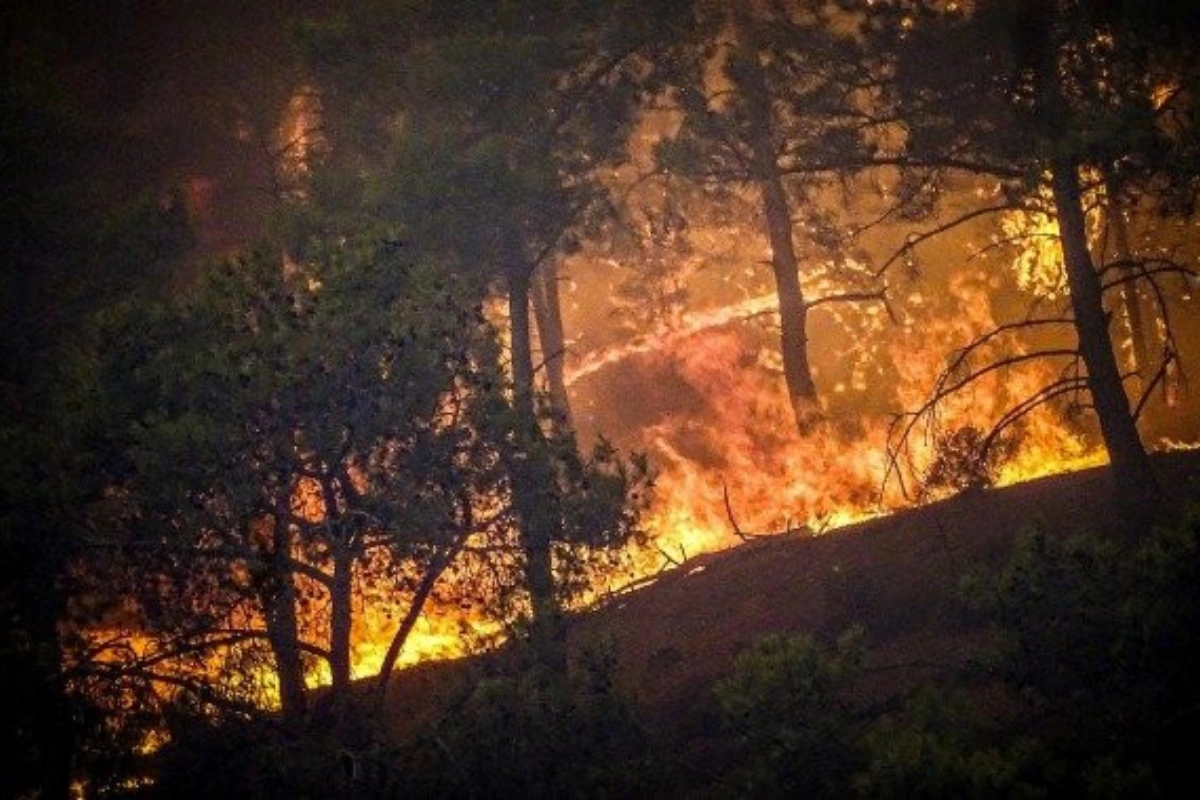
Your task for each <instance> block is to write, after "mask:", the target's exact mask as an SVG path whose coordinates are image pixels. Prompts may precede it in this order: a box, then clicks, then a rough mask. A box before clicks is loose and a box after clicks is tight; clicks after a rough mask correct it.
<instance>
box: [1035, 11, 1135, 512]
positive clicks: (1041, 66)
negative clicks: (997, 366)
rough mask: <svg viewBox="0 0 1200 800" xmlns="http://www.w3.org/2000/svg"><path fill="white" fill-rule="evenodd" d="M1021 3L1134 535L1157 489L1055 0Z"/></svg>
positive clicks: (1102, 406)
mask: <svg viewBox="0 0 1200 800" xmlns="http://www.w3.org/2000/svg"><path fill="white" fill-rule="evenodd" d="M1026 6H1027V9H1026V16H1027V18H1028V19H1030V20H1033V21H1035V23H1036V25H1035V26H1034V27H1032V28H1031V31H1032V33H1033V36H1032V38H1031V39H1030V42H1031V46H1033V47H1035V48H1036V50H1034V53H1035V57H1036V60H1035V62H1034V67H1035V71H1036V74H1035V84H1034V85H1035V91H1036V102H1037V120H1038V125H1039V127H1040V133H1041V136H1042V138H1043V146H1044V147H1046V148H1047V151H1048V153H1049V157H1048V159H1047V160H1048V166H1049V168H1050V188H1051V191H1052V192H1053V197H1054V211H1055V216H1057V218H1058V228H1059V242H1060V244H1061V247H1062V256H1063V265H1064V267H1065V269H1066V272H1067V286H1068V288H1069V289H1070V292H1071V309H1072V312H1073V316H1074V320H1075V332H1076V335H1077V336H1078V337H1079V354H1080V357H1081V358H1082V359H1083V364H1084V367H1085V368H1086V369H1087V384H1088V391H1089V393H1090V394H1091V396H1092V406H1093V407H1094V408H1095V410H1096V416H1097V418H1098V420H1099V422H1100V433H1101V436H1102V437H1103V438H1104V447H1105V449H1106V450H1107V451H1108V459H1109V462H1110V464H1111V469H1112V475H1113V481H1114V483H1115V484H1116V487H1115V488H1116V490H1117V498H1116V499H1117V508H1118V509H1119V510H1120V512H1121V514H1122V516H1123V517H1124V518H1125V519H1124V522H1125V524H1126V528H1127V529H1128V530H1129V531H1130V532H1131V533H1134V534H1136V533H1139V532H1142V531H1145V530H1147V529H1148V527H1149V524H1150V522H1151V521H1152V520H1153V516H1154V509H1155V504H1156V500H1157V496H1158V486H1157V482H1156V481H1155V478H1154V471H1153V467H1152V466H1151V464H1150V458H1149V456H1147V455H1146V448H1145V446H1144V445H1143V444H1142V439H1141V437H1140V436H1139V435H1138V429H1137V422H1136V421H1135V420H1134V418H1133V414H1132V413H1130V409H1129V398H1127V397H1126V396H1125V386H1124V384H1123V382H1122V380H1121V371H1120V368H1119V367H1118V366H1117V358H1116V355H1115V354H1114V353H1113V346H1112V337H1111V335H1110V333H1109V317H1108V314H1107V313H1105V310H1104V296H1103V294H1104V292H1103V287H1102V286H1101V283H1100V276H1099V274H1097V272H1096V265H1095V263H1094V262H1093V261H1092V255H1091V252H1090V251H1089V250H1088V241H1087V227H1086V224H1085V218H1084V211H1083V196H1082V191H1081V189H1080V186H1079V161H1078V157H1077V156H1076V155H1075V154H1074V153H1073V152H1072V150H1071V149H1070V147H1071V131H1070V130H1069V126H1070V124H1071V122H1070V108H1069V106H1068V104H1067V102H1066V100H1065V98H1064V97H1063V93H1062V85H1061V81H1062V77H1061V71H1060V65H1059V59H1060V57H1061V54H1060V47H1059V41H1058V36H1057V35H1056V29H1057V25H1058V20H1059V15H1060V14H1061V13H1062V9H1061V4H1060V3H1059V2H1057V1H1054V0H1052V1H1051V2H1042V0H1027V3H1026Z"/></svg>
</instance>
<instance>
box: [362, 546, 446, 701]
mask: <svg viewBox="0 0 1200 800" xmlns="http://www.w3.org/2000/svg"><path fill="white" fill-rule="evenodd" d="M457 552H458V547H457V546H456V547H455V548H454V549H453V553H448V554H446V555H445V556H441V557H435V558H434V560H433V562H432V563H431V564H430V565H429V567H428V568H427V569H426V570H425V574H424V575H422V576H421V583H420V584H419V585H418V586H417V591H416V592H414V593H413V599H412V602H411V603H409V606H408V611H407V613H405V615H404V619H403V620H401V621H400V627H399V628H397V629H396V633H395V635H394V636H392V641H391V642H390V643H389V644H388V649H387V653H385V654H384V656H383V663H382V664H380V666H379V674H378V676H377V677H376V679H375V680H376V685H375V697H376V705H377V706H382V705H383V704H384V701H386V700H387V690H388V684H389V683H390V682H391V678H392V672H393V671H395V669H396V662H397V661H398V660H399V659H400V654H401V653H402V652H404V644H405V643H406V642H407V641H408V637H409V636H410V635H411V634H412V631H413V628H414V627H416V624H417V620H418V619H420V617H421V612H422V610H424V608H425V602H426V601H427V600H428V599H429V595H430V594H431V593H432V592H433V587H434V586H436V585H437V582H438V578H440V577H441V576H442V573H443V572H445V571H446V567H448V566H449V565H450V562H451V561H452V560H453V559H454V554H456V553H457Z"/></svg>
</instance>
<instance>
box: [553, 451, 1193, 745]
mask: <svg viewBox="0 0 1200 800" xmlns="http://www.w3.org/2000/svg"><path fill="white" fill-rule="evenodd" d="M1156 464H1157V467H1158V469H1159V473H1160V478H1161V482H1162V485H1163V488H1164V494H1165V499H1164V508H1166V509H1176V510H1177V509H1179V508H1180V507H1181V506H1182V505H1183V504H1184V503H1185V502H1186V501H1187V500H1188V498H1189V497H1190V498H1192V499H1194V498H1196V496H1197V492H1196V488H1197V487H1195V486H1192V484H1193V483H1194V481H1193V478H1196V477H1200V453H1197V452H1178V453H1172V454H1167V455H1162V456H1159V457H1157V459H1156ZM1110 495H1111V492H1110V489H1109V475H1108V471H1107V470H1106V469H1103V468H1101V469H1093V470H1088V471H1084V472H1080V473H1075V474H1070V475H1058V476H1054V477H1050V478H1046V479H1042V480H1038V481H1032V482H1030V483H1026V484H1021V485H1018V486H1012V487H1007V488H1003V489H994V490H984V491H971V492H968V493H964V494H962V495H959V496H957V497H955V498H952V499H950V500H947V501H944V502H940V503H936V504H932V505H929V506H926V507H923V508H918V509H912V510H909V511H905V512H902V513H898V514H895V515H892V516H888V517H883V518H879V519H875V520H871V521H868V522H864V523H861V524H859V525H855V526H852V527H849V528H845V529H842V530H839V531H837V532H834V533H830V534H827V535H824V536H821V537H817V538H796V537H777V538H770V539H762V540H755V541H752V542H750V543H748V544H746V545H744V546H741V547H738V548H735V549H732V550H728V551H724V552H721V553H715V554H710V555H706V556H702V557H698V558H695V559H692V560H690V561H688V562H687V563H686V564H685V565H684V566H683V567H681V568H679V569H676V570H674V571H673V572H670V573H668V574H666V575H664V576H663V577H662V578H661V579H659V580H658V581H657V582H655V583H654V584H652V585H650V586H648V587H646V588H644V589H642V590H639V591H636V592H633V593H630V594H629V595H627V596H625V597H622V598H620V599H618V600H615V601H613V602H611V603H610V604H609V605H608V606H606V607H604V608H601V609H599V610H597V611H594V612H592V613H590V614H587V615H584V616H581V617H580V618H578V619H576V620H575V621H574V623H573V626H572V632H571V641H572V645H573V646H574V647H576V648H578V647H581V646H584V645H586V644H588V643H593V644H595V643H602V644H604V645H605V646H608V647H611V648H613V650H614V651H615V654H616V656H617V659H618V663H619V665H620V667H619V669H620V675H621V682H622V684H623V687H624V688H625V689H626V690H627V691H629V692H630V693H632V694H633V696H634V697H635V698H636V699H637V701H638V703H639V705H640V706H641V707H642V708H643V710H644V711H645V712H646V714H647V716H648V718H649V719H650V720H651V721H652V724H655V726H656V727H657V728H658V729H659V731H660V733H661V734H663V735H665V736H666V738H668V739H670V740H675V741H676V742H677V743H679V744H683V743H687V745H688V746H687V747H686V748H680V749H677V750H676V752H681V753H684V757H685V758H695V759H697V760H702V759H703V758H704V757H705V748H704V747H703V741H704V740H705V739H706V738H708V736H709V733H710V732H709V731H708V728H709V727H710V724H709V719H710V709H709V706H710V701H709V700H708V696H709V693H708V691H707V690H708V687H709V685H710V684H711V683H712V681H713V680H714V679H716V678H719V677H720V676H722V675H724V674H725V673H727V672H728V670H729V669H730V667H731V665H732V663H733V659H734V658H735V657H736V655H737V654H738V653H739V652H740V651H741V650H743V649H744V648H745V647H746V646H747V645H749V644H750V643H751V642H753V641H755V640H756V639H758V638H760V637H762V636H764V635H766V634H769V633H795V632H805V633H812V634H814V635H816V636H818V637H819V638H821V637H824V638H829V639H832V638H833V637H834V636H836V635H837V633H838V632H840V631H842V630H844V629H845V628H846V627H848V626H850V625H861V626H863V628H865V630H866V634H867V643H868V646H869V657H868V662H867V665H866V667H867V674H868V676H869V685H868V686H867V687H865V690H866V691H868V692H870V693H871V694H872V695H874V696H876V697H878V698H886V697H887V696H890V695H894V694H896V693H898V692H900V691H903V690H906V689H910V688H912V687H914V686H916V685H917V684H919V683H921V682H924V681H927V680H929V679H936V678H937V677H938V676H939V675H940V674H947V675H948V674H950V673H953V672H955V671H957V670H959V669H961V668H962V667H963V666H964V665H965V664H967V663H968V662H969V661H970V660H971V659H974V658H978V657H979V656H980V655H981V654H982V653H983V652H984V648H985V646H986V644H987V643H988V642H989V641H990V639H991V635H992V634H991V632H990V630H989V629H988V628H987V627H986V626H985V625H983V624H982V623H980V622H979V621H978V620H973V619H971V618H970V615H968V614H965V613H964V611H963V607H962V601H961V599H960V597H959V588H958V587H959V585H960V582H961V578H962V576H963V575H964V574H966V573H968V572H970V571H972V570H979V569H988V568H990V567H997V566H999V565H1000V564H1002V563H1004V561H1005V560H1006V558H1007V554H1008V552H1009V550H1010V548H1011V546H1012V544H1013V541H1014V540H1015V538H1016V536H1017V535H1018V534H1019V533H1020V532H1021V531H1022V530H1027V529H1029V528H1030V527H1031V526H1034V525H1036V526H1037V527H1039V528H1040V529H1041V530H1043V531H1045V532H1047V533H1051V534H1057V533H1061V534H1062V535H1069V534H1071V533H1073V532H1079V531H1086V530H1105V529H1108V528H1110V527H1111V526H1112V524H1113V521H1114V519H1115V517H1116V514H1115V511H1114V508H1113V505H1112V502H1111V499H1110Z"/></svg>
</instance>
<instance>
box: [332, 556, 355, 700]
mask: <svg viewBox="0 0 1200 800" xmlns="http://www.w3.org/2000/svg"><path fill="white" fill-rule="evenodd" d="M332 549H333V574H332V575H331V576H330V577H331V579H332V580H331V581H330V583H329V672H330V675H331V677H332V680H333V701H334V706H335V708H336V707H337V706H338V704H339V703H340V702H343V701H344V700H345V699H346V698H347V696H348V693H349V691H350V623H351V620H352V613H353V605H352V603H353V599H354V598H353V594H352V592H351V589H352V586H353V584H352V582H351V577H352V574H353V567H354V560H353V558H352V557H351V551H350V544H349V542H343V541H334V542H333V548H332Z"/></svg>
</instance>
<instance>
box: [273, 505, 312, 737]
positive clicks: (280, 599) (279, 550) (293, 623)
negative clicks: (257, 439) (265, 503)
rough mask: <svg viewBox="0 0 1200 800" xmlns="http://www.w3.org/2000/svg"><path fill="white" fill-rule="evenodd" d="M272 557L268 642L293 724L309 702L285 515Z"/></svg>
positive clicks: (285, 710)
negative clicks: (301, 656) (301, 654)
mask: <svg viewBox="0 0 1200 800" xmlns="http://www.w3.org/2000/svg"><path fill="white" fill-rule="evenodd" d="M274 528H275V529H274V534H273V542H272V544H273V547H274V552H273V553H272V554H271V562H272V563H271V568H272V573H273V574H272V578H273V580H272V585H271V587H270V589H271V591H270V592H269V594H268V596H267V598H266V603H265V605H266V607H267V639H268V641H269V642H270V644H271V652H272V654H273V655H274V657H275V673H276V675H277V676H278V678H279V706H280V710H281V711H282V712H283V718H284V720H285V722H287V723H289V724H294V723H296V722H299V721H300V718H301V717H302V716H303V715H304V712H305V710H306V703H307V694H306V688H305V685H304V663H303V661H302V660H301V658H300V626H299V623H298V622H297V620H296V583H295V580H294V578H293V574H292V569H291V566H290V565H289V564H288V561H289V560H290V558H291V551H292V537H291V533H290V531H289V530H288V522H287V518H286V516H284V515H283V514H282V513H278V514H276V517H275V523H274Z"/></svg>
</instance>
